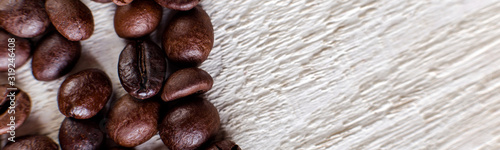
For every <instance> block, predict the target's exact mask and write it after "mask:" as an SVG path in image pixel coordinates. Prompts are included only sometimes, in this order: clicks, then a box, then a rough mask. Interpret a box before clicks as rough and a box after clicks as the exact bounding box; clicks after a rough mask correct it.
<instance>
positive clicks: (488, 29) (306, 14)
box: [0, 0, 500, 150]
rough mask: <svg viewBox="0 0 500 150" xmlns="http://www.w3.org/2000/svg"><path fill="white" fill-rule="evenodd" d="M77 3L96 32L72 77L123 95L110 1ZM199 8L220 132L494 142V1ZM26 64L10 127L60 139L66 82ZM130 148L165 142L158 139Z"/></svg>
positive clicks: (358, 141)
mask: <svg viewBox="0 0 500 150" xmlns="http://www.w3.org/2000/svg"><path fill="white" fill-rule="evenodd" d="M83 2H84V3H85V4H87V5H88V6H89V7H90V9H91V10H92V12H93V14H94V18H95V23H96V27H95V28H96V30H95V33H94V34H93V35H92V37H91V38H90V39H89V40H86V41H83V42H82V44H83V49H84V50H83V54H82V58H81V60H80V61H79V62H78V64H77V67H76V68H75V69H74V70H73V71H72V72H71V73H75V72H76V71H80V70H82V69H85V68H90V67H97V68H100V69H103V70H105V72H106V73H107V74H108V75H109V76H110V77H111V78H112V79H113V86H114V89H115V97H120V96H121V95H123V94H124V90H123V89H122V87H121V86H120V83H119V80H118V75H117V61H118V55H119V53H120V51H121V50H122V49H123V47H124V42H123V41H122V40H121V39H120V38H118V37H117V36H116V34H115V33H114V29H113V26H112V24H113V14H114V9H115V7H114V4H100V3H95V2H91V1H89V0H83ZM201 4H202V5H203V6H204V8H205V10H206V11H207V13H208V14H209V15H210V16H211V18H212V22H213V25H214V28H215V45H214V48H213V50H212V53H211V54H210V56H209V59H208V60H207V61H206V62H205V63H203V65H202V66H201V68H203V69H205V70H207V71H208V72H209V73H210V74H211V75H212V76H213V77H214V80H215V84H214V87H213V89H212V90H211V91H209V93H208V97H209V100H210V101H211V102H213V103H214V104H215V106H216V107H217V108H218V109H219V112H220V115H221V119H222V130H223V131H222V132H221V133H222V134H225V135H226V136H227V137H229V138H231V139H232V140H234V141H236V143H238V144H239V145H240V146H241V147H242V148H243V149H245V150H268V149H269V150H271V149H283V150H290V149H307V150H316V149H332V150H333V149H466V150H469V149H500V3H498V1H495V0H408V1H399V0H380V1H375V0H217V1H215V0H213V1H211V0H204V1H203V2H202V3H201ZM166 14H168V11H167V13H166ZM29 63H31V62H29ZM30 67H31V65H30V64H27V65H24V66H23V67H21V68H18V73H19V74H18V76H17V77H18V82H17V84H18V86H19V87H21V88H22V89H24V90H25V91H27V92H28V93H29V95H30V96H31V98H32V101H33V107H32V109H33V112H32V114H31V117H30V118H29V120H28V121H27V122H26V123H25V124H26V125H24V126H23V127H22V128H20V129H18V130H17V131H18V132H17V134H18V135H25V134H32V133H38V134H47V135H49V136H50V137H51V138H53V139H54V140H56V141H57V134H58V129H59V125H60V123H61V121H62V119H63V115H62V114H60V113H59V110H58V108H57V102H56V95H57V90H58V88H59V85H60V84H61V82H62V81H63V80H64V78H61V79H59V80H56V81H52V82H40V81H36V80H34V78H33V76H32V74H31V69H30ZM0 77H1V78H5V79H6V76H5V75H3V74H2V75H0ZM2 82H3V83H4V82H5V81H3V80H2ZM137 149H165V147H163V146H162V142H161V140H159V137H158V136H155V137H153V139H151V140H150V141H148V142H147V143H145V144H143V145H140V146H139V147H138V148H137Z"/></svg>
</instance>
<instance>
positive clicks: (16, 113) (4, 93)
mask: <svg viewBox="0 0 500 150" xmlns="http://www.w3.org/2000/svg"><path fill="white" fill-rule="evenodd" d="M9 88H13V89H17V90H10V89H9ZM0 94H1V95H0V135H2V134H5V133H9V134H11V135H12V134H14V135H15V132H14V133H11V131H14V130H15V129H16V128H18V127H19V126H21V125H22V124H23V123H24V121H25V120H26V119H28V116H29V115H30V111H31V100H30V97H29V96H28V94H26V93H25V92H24V91H22V90H21V89H19V88H17V87H14V86H10V85H7V84H3V85H0Z"/></svg>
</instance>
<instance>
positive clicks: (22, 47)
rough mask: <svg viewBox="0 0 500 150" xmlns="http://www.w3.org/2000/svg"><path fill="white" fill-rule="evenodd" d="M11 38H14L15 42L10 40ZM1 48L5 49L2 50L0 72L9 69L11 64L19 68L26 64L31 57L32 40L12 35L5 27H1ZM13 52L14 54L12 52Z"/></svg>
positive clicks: (12, 66)
mask: <svg viewBox="0 0 500 150" xmlns="http://www.w3.org/2000/svg"><path fill="white" fill-rule="evenodd" d="M10 38H14V40H13V41H14V42H9V41H11V40H10ZM0 48H2V49H3V50H1V51H0V72H6V71H8V69H9V64H13V65H11V66H10V68H19V67H21V66H22V65H24V64H25V63H26V62H27V61H28V58H29V57H30V52H31V45H30V41H28V40H27V39H23V38H19V37H15V36H14V35H10V34H9V33H7V32H5V31H4V30H3V29H0ZM11 48H12V51H11ZM12 52H13V53H14V54H12ZM10 56H13V57H10ZM13 58H14V59H13ZM12 60H13V61H12Z"/></svg>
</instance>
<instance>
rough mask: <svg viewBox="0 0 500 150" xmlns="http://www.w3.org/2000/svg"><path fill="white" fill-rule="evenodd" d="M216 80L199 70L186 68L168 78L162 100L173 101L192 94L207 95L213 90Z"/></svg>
mask: <svg viewBox="0 0 500 150" xmlns="http://www.w3.org/2000/svg"><path fill="white" fill-rule="evenodd" d="M213 84H214V80H213V79H212V76H210V74H208V73H207V72H206V71H204V70H201V69H199V68H185V69H181V70H178V71H176V72H174V73H173V74H172V75H170V77H168V79H167V82H166V83H165V86H164V88H163V92H162V94H161V99H163V100H164V101H171V100H175V99H178V98H182V97H185V96H188V95H191V94H199V93H205V92H206V91H208V90H210V89H211V88H212V85H213Z"/></svg>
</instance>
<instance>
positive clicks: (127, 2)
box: [113, 0, 133, 6]
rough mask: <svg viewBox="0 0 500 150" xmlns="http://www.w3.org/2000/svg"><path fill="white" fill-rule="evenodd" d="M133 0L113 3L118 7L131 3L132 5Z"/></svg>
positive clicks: (114, 1) (116, 0)
mask: <svg viewBox="0 0 500 150" xmlns="http://www.w3.org/2000/svg"><path fill="white" fill-rule="evenodd" d="M132 1H133V0H113V3H115V4H116V5H118V6H125V5H128V4H130V3H132Z"/></svg>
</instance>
